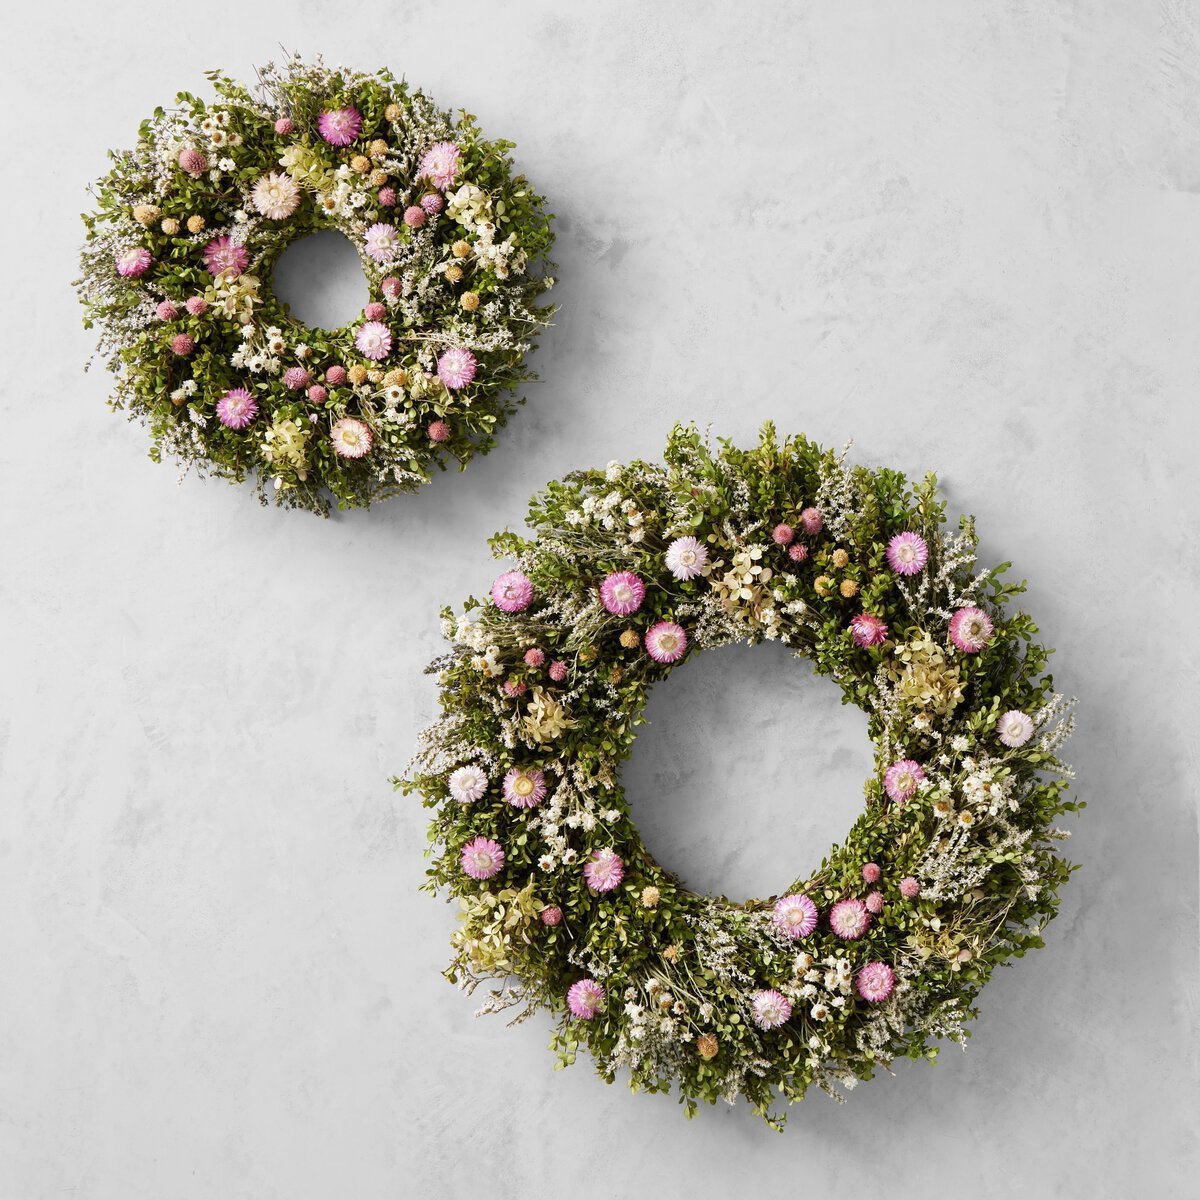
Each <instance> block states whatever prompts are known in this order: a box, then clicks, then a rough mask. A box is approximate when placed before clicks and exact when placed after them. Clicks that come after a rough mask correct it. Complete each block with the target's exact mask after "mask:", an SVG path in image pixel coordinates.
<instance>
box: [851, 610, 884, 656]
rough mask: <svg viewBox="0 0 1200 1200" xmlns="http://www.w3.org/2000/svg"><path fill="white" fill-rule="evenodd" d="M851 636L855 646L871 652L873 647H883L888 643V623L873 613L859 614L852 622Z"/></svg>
mask: <svg viewBox="0 0 1200 1200" xmlns="http://www.w3.org/2000/svg"><path fill="white" fill-rule="evenodd" d="M850 634H851V636H852V637H853V638H854V644H855V645H856V646H861V647H862V648H863V649H864V650H869V649H870V648H871V647H872V646H882V645H883V643H884V642H886V641H887V635H888V627H887V623H886V622H884V621H881V620H880V619H879V618H878V617H877V616H875V615H873V614H872V613H859V614H858V616H856V617H855V618H854V619H853V620H852V621H851V622H850Z"/></svg>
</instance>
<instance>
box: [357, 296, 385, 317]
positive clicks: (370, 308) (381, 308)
mask: <svg viewBox="0 0 1200 1200" xmlns="http://www.w3.org/2000/svg"><path fill="white" fill-rule="evenodd" d="M363 316H364V317H366V318H367V320H368V321H382V320H383V318H384V317H386V316H387V306H386V305H383V304H380V302H379V301H378V300H372V301H371V303H370V304H368V305H367V307H366V308H364V309H363Z"/></svg>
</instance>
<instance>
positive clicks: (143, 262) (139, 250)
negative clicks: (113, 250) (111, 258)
mask: <svg viewBox="0 0 1200 1200" xmlns="http://www.w3.org/2000/svg"><path fill="white" fill-rule="evenodd" d="M115 261H116V266H117V274H118V275H121V276H123V277H124V278H126V279H137V277H138V276H139V275H145V273H146V272H147V271H148V270H150V264H151V263H152V262H153V261H154V256H153V255H152V254H151V253H150V251H149V250H147V249H146V247H145V246H130V247H129V249H128V250H122V251H121V253H120V254H118V255H117V256H116V260H115Z"/></svg>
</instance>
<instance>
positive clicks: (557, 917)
mask: <svg viewBox="0 0 1200 1200" xmlns="http://www.w3.org/2000/svg"><path fill="white" fill-rule="evenodd" d="M538 920H540V921H541V923H542V924H543V925H548V926H549V927H550V928H551V929H553V928H554V927H555V925H561V924H562V909H561V908H559V907H558V905H557V904H547V905H546V907H545V908H543V909H542V911H541V912H540V913H538Z"/></svg>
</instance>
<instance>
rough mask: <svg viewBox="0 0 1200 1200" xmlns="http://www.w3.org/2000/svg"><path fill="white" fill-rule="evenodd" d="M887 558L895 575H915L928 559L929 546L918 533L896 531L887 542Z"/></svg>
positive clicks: (921, 569)
mask: <svg viewBox="0 0 1200 1200" xmlns="http://www.w3.org/2000/svg"><path fill="white" fill-rule="evenodd" d="M887 560H888V566H889V567H891V568H892V570H893V571H895V572H896V574H897V575H916V574H918V573H919V572H921V571H923V570H924V569H925V564H926V563H927V562H928V561H929V547H928V546H927V545H926V544H925V539H924V538H923V537H922V536H921V535H920V534H919V533H898V534H896V536H895V537H894V538H892V540H891V541H890V542H888V544H887Z"/></svg>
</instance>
